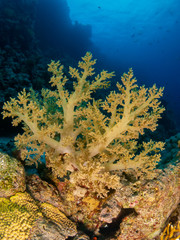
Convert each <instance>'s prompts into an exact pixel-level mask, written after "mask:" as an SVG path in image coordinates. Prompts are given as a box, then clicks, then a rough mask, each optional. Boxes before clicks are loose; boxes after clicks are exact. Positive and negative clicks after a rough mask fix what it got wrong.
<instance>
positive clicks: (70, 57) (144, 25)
mask: <svg viewBox="0 0 180 240" xmlns="http://www.w3.org/2000/svg"><path fill="white" fill-rule="evenodd" d="M0 34H1V39H0V50H1V51H0V63H1V69H0V78H1V82H0V90H1V92H0V100H1V102H2V103H3V102H4V101H6V100H8V99H9V97H11V96H15V95H16V92H18V91H20V90H22V88H23V87H25V88H29V87H31V86H33V87H34V88H35V89H41V88H42V87H44V86H48V81H49V76H47V75H46V74H45V72H46V71H47V64H48V63H49V62H50V60H51V59H54V60H58V59H60V60H61V62H62V63H63V64H64V65H65V66H66V67H68V66H69V65H73V66H77V65H76V64H77V61H79V60H80V58H81V57H82V56H84V55H85V53H86V52H87V51H91V52H92V54H93V56H94V58H97V71H101V70H102V69H106V70H108V71H115V72H116V77H114V79H113V80H112V87H111V89H114V87H115V82H116V81H120V76H121V75H122V74H123V73H124V72H127V71H128V69H129V68H130V67H132V68H133V71H134V74H135V76H136V78H137V80H138V83H139V85H142V84H145V85H146V86H147V87H150V86H152V85H153V84H154V83H156V84H157V86H158V87H160V86H164V87H165V90H164V96H163V104H164V105H165V107H166V109H167V112H166V118H164V123H163V124H164V126H165V128H171V127H172V125H173V128H176V131H179V129H180V106H179V103H180V94H179V93H180V74H179V72H180V44H179V43H180V0H149V1H147V0H116V1H110V0H0ZM3 51H4V53H3ZM48 87H49V86H48ZM12 89H13V90H12ZM14 89H15V90H14ZM11 93H13V94H14V95H13V94H11ZM1 106H2V104H1ZM0 122H2V121H1V119H0ZM170 125H171V126H170ZM1 126H2V124H1ZM1 128H2V127H1Z"/></svg>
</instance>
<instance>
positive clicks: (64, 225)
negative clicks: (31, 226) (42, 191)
mask: <svg viewBox="0 0 180 240" xmlns="http://www.w3.org/2000/svg"><path fill="white" fill-rule="evenodd" d="M40 207H41V211H42V212H43V214H44V215H45V217H47V218H48V219H50V220H51V221H52V222H54V223H56V224H57V225H58V227H59V228H60V230H61V232H62V234H63V235H64V236H66V237H67V236H74V235H76V233H77V229H76V225H75V224H74V223H73V222H72V221H70V220H69V219H68V218H67V217H66V216H65V215H64V214H63V213H62V212H60V211H59V209H58V208H57V207H54V206H53V205H51V204H49V203H42V204H41V205H40Z"/></svg>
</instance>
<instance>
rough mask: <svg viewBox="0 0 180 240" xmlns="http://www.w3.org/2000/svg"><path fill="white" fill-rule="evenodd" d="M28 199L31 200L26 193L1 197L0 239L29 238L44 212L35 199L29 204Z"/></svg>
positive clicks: (21, 239) (15, 239) (23, 239)
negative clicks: (40, 209)
mask: <svg viewBox="0 0 180 240" xmlns="http://www.w3.org/2000/svg"><path fill="white" fill-rule="evenodd" d="M26 200H28V201H29V200H30V197H29V195H28V194H26V193H20V194H16V195H15V196H13V197H11V198H10V199H6V198H0V239H2V240H8V239H11V240H17V239H19V240H26V239H28V237H29V234H30V231H31V229H32V227H33V226H34V224H35V221H36V220H37V219H38V218H39V217H40V216H42V214H41V213H40V212H39V211H38V207H37V206H36V205H35V203H34V204H33V200H32V202H31V204H27V205H26V203H28V202H27V201H26Z"/></svg>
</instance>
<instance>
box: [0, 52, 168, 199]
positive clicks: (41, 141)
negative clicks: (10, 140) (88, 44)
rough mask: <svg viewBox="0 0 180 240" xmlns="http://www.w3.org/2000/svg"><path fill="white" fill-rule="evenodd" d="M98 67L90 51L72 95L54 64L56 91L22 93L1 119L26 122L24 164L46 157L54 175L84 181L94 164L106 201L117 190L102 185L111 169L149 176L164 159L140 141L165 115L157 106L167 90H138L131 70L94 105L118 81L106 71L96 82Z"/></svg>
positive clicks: (21, 141)
mask: <svg viewBox="0 0 180 240" xmlns="http://www.w3.org/2000/svg"><path fill="white" fill-rule="evenodd" d="M95 63H96V60H93V59H92V54H91V53H89V52H87V53H86V55H85V56H84V57H83V58H82V61H80V62H79V64H78V69H76V68H72V67H70V68H69V75H70V77H71V79H73V81H72V83H73V91H71V92H69V91H68V90H67V89H66V83H67V81H68V80H69V79H68V78H67V77H66V76H65V75H64V73H63V66H62V65H61V64H60V62H59V61H58V62H54V61H52V62H51V64H49V68H48V70H49V71H50V72H51V73H52V77H51V80H50V83H51V85H52V86H53V87H55V90H54V91H52V90H48V89H46V90H45V89H43V90H42V94H41V96H36V94H35V93H34V92H33V91H32V90H31V92H30V93H27V92H26V91H25V90H23V91H22V92H21V93H19V94H18V98H17V99H14V98H13V99H11V100H10V101H9V102H7V103H5V104H4V106H3V109H4V111H3V117H4V118H5V117H12V118H13V121H12V124H13V125H15V126H16V125H18V124H19V123H20V122H24V123H25V126H24V128H23V129H24V133H23V134H22V135H20V134H19V135H18V136H17V137H16V138H15V140H16V145H17V147H18V148H20V149H21V156H22V158H23V159H26V158H27V159H29V161H30V162H29V163H30V164H33V163H37V161H38V160H40V156H41V155H43V154H44V153H45V154H46V165H47V167H50V168H51V169H52V171H53V173H54V174H55V175H56V176H58V175H59V176H61V177H62V176H64V175H66V174H67V171H70V172H74V171H76V172H77V178H78V176H80V178H81V179H82V175H84V171H86V170H85V168H86V166H92V165H93V164H94V165H95V168H96V166H97V167H98V168H99V171H97V176H96V180H94V179H93V178H94V177H92V178H91V179H90V180H88V181H87V183H90V182H91V183H92V185H93V186H94V188H96V189H94V190H93V191H94V192H97V194H98V193H99V195H101V196H103V195H104V196H105V195H106V194H107V189H109V188H116V187H117V178H116V177H113V180H112V183H111V186H109V184H108V183H107V181H106V183H105V181H104V180H105V178H106V177H108V179H110V178H111V176H110V175H111V173H110V172H111V171H112V170H118V169H126V168H133V169H135V170H137V171H139V170H140V171H139V172H140V173H142V172H145V173H149V172H152V170H153V169H154V167H155V166H156V164H157V162H158V161H159V160H160V155H159V154H158V151H159V150H162V149H163V143H161V142H159V143H155V142H153V141H149V142H148V143H142V145H140V146H139V145H138V138H139V135H140V134H143V133H144V129H150V130H152V131H154V130H155V129H156V126H157V120H158V119H159V118H160V115H161V113H162V112H163V111H164V108H163V107H161V106H160V102H159V101H158V99H159V98H160V97H161V96H162V92H163V88H160V89H157V87H156V86H155V85H154V86H153V87H152V88H149V89H148V88H145V87H144V86H142V87H138V85H137V83H136V82H137V81H136V79H135V78H134V75H133V71H132V69H130V70H129V72H128V73H124V74H123V76H122V78H121V80H122V85H121V84H120V83H117V89H118V91H117V92H115V91H112V92H111V93H110V94H109V95H108V96H107V98H106V100H105V101H104V102H103V101H102V100H94V99H92V97H91V94H92V93H93V92H94V91H96V90H97V89H99V88H105V87H108V85H109V82H108V81H107V80H108V79H110V78H112V77H113V76H114V73H113V72H111V73H108V72H107V71H105V70H103V71H102V72H101V73H99V74H98V75H97V76H95V77H94V75H95V72H94V68H93V66H94V65H95ZM27 147H28V148H27ZM137 153H138V154H137ZM94 165H93V166H94ZM142 169H143V170H142ZM78 173H79V174H78ZM72 176H73V175H72ZM87 176H88V175H86V176H85V178H86V177H87ZM91 176H93V175H91ZM103 176H104V177H103ZM105 176H106V177H105ZM70 177H71V176H70ZM74 178H75V177H74ZM97 179H98V180H97ZM76 182H78V179H77V180H76ZM79 182H80V181H79Z"/></svg>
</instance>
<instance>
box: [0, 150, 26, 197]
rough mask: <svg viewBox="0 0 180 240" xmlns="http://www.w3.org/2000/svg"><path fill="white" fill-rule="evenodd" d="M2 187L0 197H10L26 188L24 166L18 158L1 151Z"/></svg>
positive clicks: (0, 183) (0, 185)
mask: <svg viewBox="0 0 180 240" xmlns="http://www.w3.org/2000/svg"><path fill="white" fill-rule="evenodd" d="M0 189H1V191H0V197H9V196H12V195H13V194H15V193H16V192H20V191H22V192H23V191H25V189H26V185H25V172H24V167H23V166H22V164H21V163H20V162H19V161H18V160H17V159H15V158H13V157H10V156H9V155H7V154H5V153H2V152H0Z"/></svg>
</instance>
